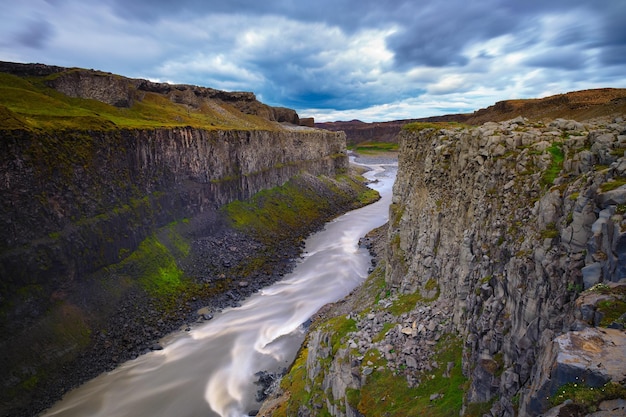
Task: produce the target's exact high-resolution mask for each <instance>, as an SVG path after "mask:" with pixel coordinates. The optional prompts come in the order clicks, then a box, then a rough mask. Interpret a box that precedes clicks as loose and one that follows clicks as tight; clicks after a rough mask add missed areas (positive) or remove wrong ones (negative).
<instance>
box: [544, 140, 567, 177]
mask: <svg viewBox="0 0 626 417" xmlns="http://www.w3.org/2000/svg"><path fill="white" fill-rule="evenodd" d="M547 151H548V152H549V153H550V155H552V162H551V163H550V166H549V167H548V169H546V170H545V171H544V172H543V175H542V176H541V183H542V184H543V185H545V186H550V185H552V184H554V180H555V179H556V177H557V176H558V175H559V173H560V172H561V169H563V160H564V159H565V155H564V153H563V143H562V142H554V143H552V145H551V146H550V147H549V148H548V149H547Z"/></svg>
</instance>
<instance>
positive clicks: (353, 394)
mask: <svg viewBox="0 0 626 417" xmlns="http://www.w3.org/2000/svg"><path fill="white" fill-rule="evenodd" d="M346 401H347V402H348V405H349V406H350V407H352V408H353V409H356V408H357V407H358V406H359V402H361V390H360V389H355V388H347V389H346Z"/></svg>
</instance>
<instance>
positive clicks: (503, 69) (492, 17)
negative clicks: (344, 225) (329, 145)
mask: <svg viewBox="0 0 626 417" xmlns="http://www.w3.org/2000/svg"><path fill="white" fill-rule="evenodd" d="M0 15H1V16H3V18H2V25H1V26H0V60H1V61H12V62H23V63H31V62H36V63H43V64H49V65H59V66H64V67H81V68H93V69H97V70H101V71H107V72H112V73H115V74H120V75H124V76H127V77H131V78H145V79H149V80H153V81H160V82H170V83H177V84H193V85H199V86H204V87H211V88H216V89H220V90H227V91H252V92H254V93H255V94H256V96H257V98H258V99H259V100H261V101H263V102H264V103H267V104H270V105H273V106H284V107H289V108H293V109H296V110H297V111H298V114H299V115H300V117H315V119H316V121H335V120H353V119H359V120H362V121H365V122H372V121H387V120H398V119H409V118H419V117H427V116H435V115H441V114H450V113H468V112H473V111H475V110H478V109H480V108H484V107H487V106H489V105H492V104H494V103H495V102H497V101H500V100H506V99H514V98H539V97H546V96H549V95H554V94H560V93H565V92H568V91H575V90H582V89H588V88H601V87H619V88H626V0H310V1H304V0H300V1H296V0H0Z"/></svg>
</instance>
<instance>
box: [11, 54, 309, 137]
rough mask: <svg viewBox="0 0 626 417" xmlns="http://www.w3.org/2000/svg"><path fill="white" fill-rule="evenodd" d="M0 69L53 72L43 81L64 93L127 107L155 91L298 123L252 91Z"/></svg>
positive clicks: (55, 70)
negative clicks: (229, 90) (258, 97)
mask: <svg viewBox="0 0 626 417" xmlns="http://www.w3.org/2000/svg"><path fill="white" fill-rule="evenodd" d="M0 72H2V73H8V74H14V75H17V76H20V77H24V76H36V77H49V76H52V77H49V79H48V80H47V81H46V84H47V85H48V86H49V87H51V88H54V89H55V90H57V91H59V92H61V93H63V94H65V95H68V96H70V97H77V98H84V99H92V100H98V101H101V102H103V103H106V104H110V105H112V106H115V107H122V108H129V107H132V105H133V104H134V103H135V102H137V101H142V100H143V98H144V96H145V94H146V93H157V94H160V95H162V96H164V97H166V98H167V99H168V100H170V101H172V102H173V103H176V104H179V105H182V106H186V107H187V108H188V109H190V110H198V109H200V108H202V107H203V106H209V107H212V108H214V109H217V110H218V111H221V112H223V113H224V110H220V109H219V106H222V105H230V106H232V107H234V108H236V109H237V110H239V111H241V112H242V113H245V114H252V115H256V116H260V117H262V118H264V119H267V120H270V121H276V122H287V123H291V124H294V125H299V124H300V120H299V117H298V114H297V113H296V111H295V110H292V109H288V108H285V107H272V106H268V105H266V104H264V103H261V102H260V101H258V100H257V99H256V96H255V94H254V93H251V92H242V91H234V92H227V91H222V90H216V89H213V88H207V87H199V86H195V85H188V84H169V83H158V82H153V81H149V80H144V79H135V78H127V77H122V76H120V75H116V74H111V73H108V72H103V71H96V70H87V69H82V68H64V67H57V66H53V65H43V64H20V63H13V62H1V61H0Z"/></svg>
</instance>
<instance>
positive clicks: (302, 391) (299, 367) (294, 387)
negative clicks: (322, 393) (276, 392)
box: [272, 349, 311, 417]
mask: <svg viewBox="0 0 626 417" xmlns="http://www.w3.org/2000/svg"><path fill="white" fill-rule="evenodd" d="M307 357H308V350H307V349H301V350H300V352H298V355H297V357H296V359H295V361H294V362H293V364H292V365H291V368H290V370H289V373H288V374H287V375H286V376H285V377H284V378H283V379H282V380H281V383H280V386H281V388H282V389H283V390H285V391H288V392H289V393H290V397H289V400H288V401H286V402H284V403H282V404H281V406H280V407H279V409H277V410H276V411H275V412H274V413H273V414H272V415H273V416H274V417H289V416H295V415H298V408H299V407H300V405H302V404H308V403H309V400H310V398H311V394H310V391H309V390H307V389H306V386H307V384H306V383H307V380H308V379H307V373H306V361H307Z"/></svg>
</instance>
